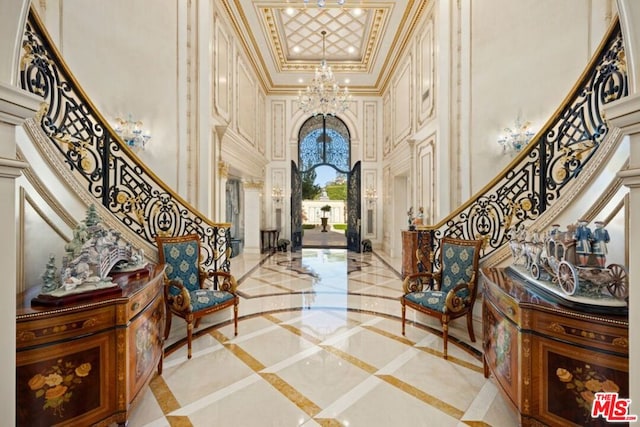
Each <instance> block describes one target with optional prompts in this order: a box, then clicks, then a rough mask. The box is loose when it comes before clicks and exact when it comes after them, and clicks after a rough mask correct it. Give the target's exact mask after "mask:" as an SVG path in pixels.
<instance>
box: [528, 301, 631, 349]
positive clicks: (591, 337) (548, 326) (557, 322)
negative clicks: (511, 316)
mask: <svg viewBox="0 0 640 427" xmlns="http://www.w3.org/2000/svg"><path fill="white" fill-rule="evenodd" d="M575 316H576V315H575V314H574V318H569V317H566V316H563V315H561V313H560V312H558V313H544V312H536V313H535V315H534V316H533V319H532V329H533V330H535V331H539V332H540V333H542V334H543V335H546V336H548V337H551V338H559V339H561V340H562V341H564V342H568V343H572V344H575V345H578V346H588V347H595V348H599V349H603V350H607V351H609V352H612V353H616V354H618V355H620V356H625V357H627V356H628V355H629V339H628V337H629V332H628V329H627V328H626V327H624V326H623V325H615V324H606V323H603V322H602V321H601V319H599V318H595V317H591V316H589V315H588V314H581V316H580V317H581V318H579V319H577V318H575Z"/></svg>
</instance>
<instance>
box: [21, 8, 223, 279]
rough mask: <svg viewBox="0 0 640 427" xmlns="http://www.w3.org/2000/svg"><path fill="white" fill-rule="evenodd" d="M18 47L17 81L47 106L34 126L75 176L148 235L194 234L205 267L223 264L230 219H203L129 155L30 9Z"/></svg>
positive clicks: (152, 239)
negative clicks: (20, 50) (21, 47)
mask: <svg viewBox="0 0 640 427" xmlns="http://www.w3.org/2000/svg"><path fill="white" fill-rule="evenodd" d="M23 50H24V55H23V57H22V61H21V85H22V88H23V89H25V90H27V91H29V92H32V93H34V94H37V95H40V96H42V98H43V101H44V103H46V105H47V107H46V108H45V109H44V110H43V111H41V114H39V117H38V118H39V120H40V126H41V128H42V130H43V132H44V133H45V134H46V135H47V136H48V137H49V139H50V140H51V141H52V142H53V143H54V145H55V147H56V148H57V150H58V151H59V153H60V155H61V156H62V159H63V161H64V163H65V164H66V165H67V166H68V168H69V170H70V171H71V172H72V173H73V175H74V176H75V177H76V178H77V179H78V181H79V182H86V186H87V189H88V191H89V192H90V193H91V194H92V195H93V196H94V197H95V198H96V199H97V200H98V201H100V203H101V204H102V205H103V206H105V207H106V208H107V209H108V210H109V211H110V212H111V213H113V214H114V216H115V217H117V218H118V219H119V220H120V221H121V222H122V223H123V224H124V225H126V226H127V227H128V228H129V229H130V230H132V231H133V232H134V233H136V234H137V235H138V236H140V237H142V238H143V239H145V240H146V241H148V242H150V243H152V244H154V243H155V236H156V235H183V234H189V233H196V234H198V235H199V236H200V238H201V240H202V247H203V249H204V250H205V251H206V256H204V254H203V258H204V260H203V261H204V265H205V267H206V268H207V269H210V270H224V271H229V270H230V261H229V259H230V250H231V236H230V231H229V230H230V224H227V223H212V222H209V221H208V220H207V219H205V218H204V216H203V215H202V214H200V213H198V212H197V211H196V210H195V209H194V208H193V207H191V206H190V205H189V204H188V203H187V202H185V201H184V200H183V199H182V198H180V197H179V196H178V195H177V194H175V193H174V192H173V191H171V190H170V189H169V188H167V187H166V185H165V184H164V183H163V182H162V181H161V180H160V179H159V178H158V177H157V176H156V175H154V174H153V173H152V172H151V171H149V170H148V169H147V168H146V167H145V166H144V165H143V164H142V163H141V162H140V160H138V159H137V157H136V156H134V155H132V153H131V151H130V150H129V148H128V147H126V144H125V143H124V142H123V141H122V140H121V139H120V138H119V137H118V136H117V135H116V134H115V133H114V131H113V130H112V129H111V127H110V126H109V125H108V124H107V122H106V121H105V119H104V118H103V117H102V115H101V114H100V113H99V112H98V111H97V109H96V108H95V107H94V105H93V104H92V103H91V101H90V100H89V99H88V97H87V96H86V95H85V93H84V92H83V91H82V89H81V88H80V86H79V84H78V83H77V81H76V80H75V78H74V77H73V75H72V74H71V73H70V72H69V70H68V68H67V67H66V64H65V63H64V61H63V60H62V57H61V56H60V54H59V52H58V51H57V49H56V48H55V47H54V46H53V44H52V43H51V40H50V38H49V36H48V35H47V33H46V31H45V30H44V28H43V26H42V23H41V22H40V21H39V19H38V18H37V16H36V15H35V14H34V12H33V10H32V11H31V13H30V15H29V21H28V23H27V26H26V31H25V36H24V39H23Z"/></svg>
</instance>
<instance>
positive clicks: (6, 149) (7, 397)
mask: <svg viewBox="0 0 640 427" xmlns="http://www.w3.org/2000/svg"><path fill="white" fill-rule="evenodd" d="M40 101H41V100H40V98H38V97H36V96H34V95H32V94H30V93H27V92H24V91H22V90H21V89H18V88H16V87H13V86H8V85H5V84H4V83H1V82H0V200H2V203H0V218H2V221H0V236H2V240H3V242H2V245H0V271H2V277H3V281H2V287H1V288H2V291H1V295H0V301H2V304H1V307H2V309H1V310H0V325H2V327H1V328H0V330H1V331H2V333H1V334H0V347H1V348H2V351H1V352H0V366H2V368H1V369H2V374H3V375H2V377H3V379H4V380H3V381H2V382H1V383H0V384H1V385H0V395H2V396H3V397H2V399H0V413H2V416H3V417H4V419H5V421H6V422H7V423H13V420H15V410H16V393H15V385H16V378H15V372H16V290H17V289H18V284H17V283H16V280H17V271H16V268H17V267H16V266H17V259H16V257H17V251H16V247H17V246H16V245H17V230H16V221H15V218H16V206H15V201H16V183H15V179H16V178H17V177H18V176H20V174H21V173H22V169H24V168H26V167H28V165H27V164H26V163H24V162H21V161H19V160H17V159H16V127H17V126H20V125H21V124H22V122H24V120H25V119H27V118H31V117H34V116H35V113H36V111H37V109H38V107H39V105H40Z"/></svg>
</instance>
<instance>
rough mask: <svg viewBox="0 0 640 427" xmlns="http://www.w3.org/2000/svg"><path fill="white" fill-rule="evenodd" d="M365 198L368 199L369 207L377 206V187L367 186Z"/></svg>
mask: <svg viewBox="0 0 640 427" xmlns="http://www.w3.org/2000/svg"><path fill="white" fill-rule="evenodd" d="M364 199H365V200H366V201H367V204H368V205H369V207H373V206H375V204H376V200H378V194H377V192H376V189H375V188H373V187H372V186H369V187H367V189H366V190H364Z"/></svg>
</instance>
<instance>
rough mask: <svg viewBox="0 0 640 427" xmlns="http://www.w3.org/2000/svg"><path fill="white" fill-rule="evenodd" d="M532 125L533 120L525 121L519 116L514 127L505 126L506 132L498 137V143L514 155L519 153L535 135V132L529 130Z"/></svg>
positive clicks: (503, 150)
mask: <svg viewBox="0 0 640 427" xmlns="http://www.w3.org/2000/svg"><path fill="white" fill-rule="evenodd" d="M530 125H531V122H528V121H527V122H523V121H521V120H520V116H518V118H517V119H516V121H515V125H514V127H513V128H504V131H505V132H506V134H504V135H501V136H500V138H498V144H500V145H502V152H503V153H505V154H506V153H510V154H511V155H512V156H513V155H515V154H517V153H519V152H520V151H521V150H522V149H523V148H524V146H525V145H527V144H528V143H529V141H531V138H533V135H535V132H533V131H531V130H529V126H530Z"/></svg>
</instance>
